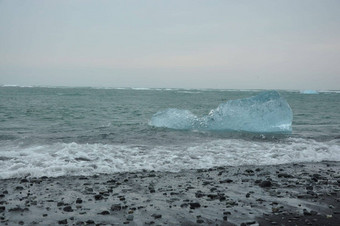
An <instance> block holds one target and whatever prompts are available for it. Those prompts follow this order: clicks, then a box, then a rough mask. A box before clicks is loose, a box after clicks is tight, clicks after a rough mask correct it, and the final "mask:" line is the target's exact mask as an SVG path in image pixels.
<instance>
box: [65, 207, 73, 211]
mask: <svg viewBox="0 0 340 226" xmlns="http://www.w3.org/2000/svg"><path fill="white" fill-rule="evenodd" d="M63 210H64V211H65V212H73V209H72V207H71V206H65V207H64V208H63Z"/></svg>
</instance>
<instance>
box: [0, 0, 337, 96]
mask: <svg viewBox="0 0 340 226" xmlns="http://www.w3.org/2000/svg"><path fill="white" fill-rule="evenodd" d="M0 84H3V85H4V84H12V85H13V84H15V85H42V86H96V87H154V88H156V87H166V88H170V87H172V88H216V89H220V88H226V89H322V90H325V89H337V90H340V1H339V0H333V1H331V0H275V1H273V0H266V1H263V0H257V1H254V0H249V1H241V0H240V1H228V0H215V1H214V0H209V1H208V0H204V1H203V0H202V1H201V0H191V1H186V0H167V1H165V0H153V1H151V0H150V1H147V0H134V1H132V0H121V1H118V0H112V1H109V0H106V1H104V0H92V1H90V0H54V1H53V0H30V1H28V0H20V1H19V0H0Z"/></svg>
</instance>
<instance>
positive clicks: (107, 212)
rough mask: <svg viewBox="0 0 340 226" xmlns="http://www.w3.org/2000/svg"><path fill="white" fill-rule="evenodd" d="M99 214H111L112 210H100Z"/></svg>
mask: <svg viewBox="0 0 340 226" xmlns="http://www.w3.org/2000/svg"><path fill="white" fill-rule="evenodd" d="M98 214H101V215H109V214H110V212H109V211H107V210H104V211H103V212H100V213H98Z"/></svg>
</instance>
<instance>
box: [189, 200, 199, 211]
mask: <svg viewBox="0 0 340 226" xmlns="http://www.w3.org/2000/svg"><path fill="white" fill-rule="evenodd" d="M189 205H190V209H196V208H200V207H201V204H199V203H198V202H191V203H189Z"/></svg>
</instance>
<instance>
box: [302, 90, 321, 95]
mask: <svg viewBox="0 0 340 226" xmlns="http://www.w3.org/2000/svg"><path fill="white" fill-rule="evenodd" d="M300 93H301V94H319V93H318V91H316V90H301V91H300Z"/></svg>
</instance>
